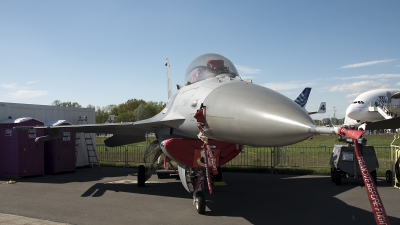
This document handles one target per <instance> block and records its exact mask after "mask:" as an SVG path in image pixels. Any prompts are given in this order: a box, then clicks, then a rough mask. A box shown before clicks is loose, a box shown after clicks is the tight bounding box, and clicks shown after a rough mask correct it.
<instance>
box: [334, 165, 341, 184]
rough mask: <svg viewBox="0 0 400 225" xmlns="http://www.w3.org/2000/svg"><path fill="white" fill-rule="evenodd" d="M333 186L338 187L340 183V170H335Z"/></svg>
mask: <svg viewBox="0 0 400 225" xmlns="http://www.w3.org/2000/svg"><path fill="white" fill-rule="evenodd" d="M334 176H335V184H336V185H340V184H341V183H342V174H341V173H340V170H336V169H335V175H334Z"/></svg>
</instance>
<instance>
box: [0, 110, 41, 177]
mask: <svg viewBox="0 0 400 225" xmlns="http://www.w3.org/2000/svg"><path fill="white" fill-rule="evenodd" d="M18 126H43V122H41V121H39V120H36V119H33V118H31V117H24V118H19V119H11V117H10V119H8V120H4V121H1V122H0V176H2V177H12V178H21V177H25V176H33V175H43V174H44V163H43V156H44V155H43V143H36V142H35V139H36V137H40V136H43V133H44V132H43V130H42V129H28V130H20V131H16V130H14V129H13V127H18Z"/></svg>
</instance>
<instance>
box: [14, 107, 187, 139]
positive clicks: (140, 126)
mask: <svg viewBox="0 0 400 225" xmlns="http://www.w3.org/2000/svg"><path fill="white" fill-rule="evenodd" d="M160 117H163V116H160V115H157V116H155V117H152V118H150V119H146V120H141V121H137V122H127V123H108V124H84V125H66V126H43V127H39V126H37V127H14V129H16V130H23V129H32V128H34V129H50V135H47V136H43V137H38V138H36V140H35V141H36V142H43V141H48V140H52V139H55V138H58V137H60V135H61V133H62V129H63V128H69V129H71V131H73V132H84V133H105V134H114V135H113V137H111V138H109V139H107V140H106V141H105V144H106V145H107V146H109V147H114V146H119V145H124V144H130V143H135V142H140V141H144V140H145V133H152V132H156V131H157V129H158V128H160V127H162V126H170V127H178V126H179V125H180V124H182V123H183V121H184V120H185V119H184V118H183V117H176V118H165V117H164V118H160Z"/></svg>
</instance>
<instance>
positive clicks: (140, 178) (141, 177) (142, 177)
mask: <svg viewBox="0 0 400 225" xmlns="http://www.w3.org/2000/svg"><path fill="white" fill-rule="evenodd" d="M145 182H146V168H145V167H144V166H143V165H140V166H138V173H137V186H138V187H144V183H145Z"/></svg>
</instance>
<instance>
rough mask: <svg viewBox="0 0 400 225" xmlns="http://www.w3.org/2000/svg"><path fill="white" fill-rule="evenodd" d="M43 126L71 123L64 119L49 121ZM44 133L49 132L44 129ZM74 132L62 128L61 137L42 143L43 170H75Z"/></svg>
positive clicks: (48, 171)
mask: <svg viewBox="0 0 400 225" xmlns="http://www.w3.org/2000/svg"><path fill="white" fill-rule="evenodd" d="M44 125H45V126H61V125H72V124H71V123H70V122H68V121H66V120H55V121H49V122H46V123H45V124H44ZM44 133H45V135H48V134H49V131H48V130H45V132H44ZM75 168H76V149H75V132H72V131H71V129H69V128H64V130H63V132H62V133H61V137H60V138H57V139H55V140H51V141H46V142H45V143H44V170H45V173H46V174H54V173H61V172H70V171H75Z"/></svg>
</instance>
